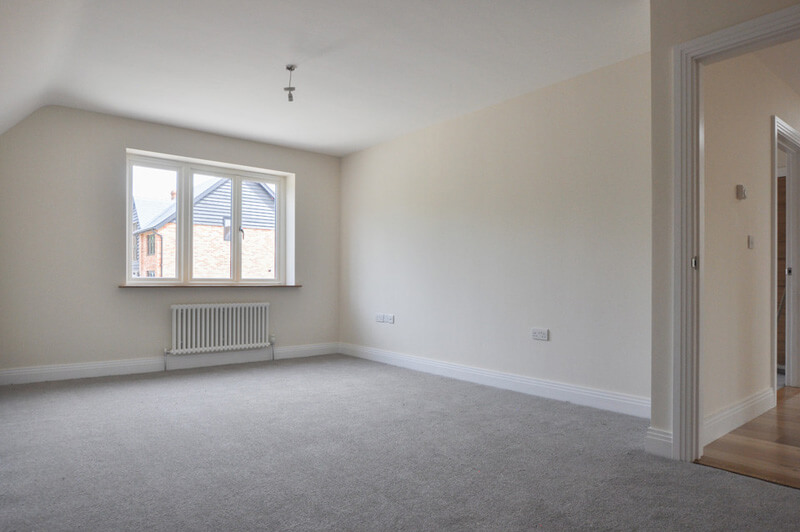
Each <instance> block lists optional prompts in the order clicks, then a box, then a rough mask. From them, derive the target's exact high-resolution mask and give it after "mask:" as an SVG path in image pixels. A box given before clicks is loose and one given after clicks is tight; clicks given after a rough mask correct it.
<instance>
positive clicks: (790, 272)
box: [786, 266, 792, 275]
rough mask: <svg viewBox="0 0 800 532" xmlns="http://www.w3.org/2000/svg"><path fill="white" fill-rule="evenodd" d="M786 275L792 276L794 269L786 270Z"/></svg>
mask: <svg viewBox="0 0 800 532" xmlns="http://www.w3.org/2000/svg"><path fill="white" fill-rule="evenodd" d="M786 275H792V267H791V266H789V267H788V268H786Z"/></svg>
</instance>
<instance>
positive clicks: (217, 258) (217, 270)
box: [192, 174, 232, 279]
mask: <svg viewBox="0 0 800 532" xmlns="http://www.w3.org/2000/svg"><path fill="white" fill-rule="evenodd" d="M192 190H193V201H194V203H193V205H192V276H193V277H194V278H195V279H230V278H231V241H230V239H227V240H226V238H225V219H226V218H227V219H228V220H230V217H231V197H232V196H231V190H232V189H231V180H230V179H226V178H224V177H218V176H211V175H205V174H194V179H193V181H192ZM229 230H230V229H229Z"/></svg>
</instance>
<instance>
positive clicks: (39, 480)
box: [0, 356, 800, 531]
mask: <svg viewBox="0 0 800 532" xmlns="http://www.w3.org/2000/svg"><path fill="white" fill-rule="evenodd" d="M646 427H647V423H646V422H645V421H644V420H642V419H637V418H633V417H629V416H624V415H619V414H613V413H609V412H604V411H600V410H594V409H591V408H586V407H580V406H575V405H572V404H568V403H561V402H556V401H549V400H545V399H540V398H536V397H531V396H526V395H522V394H518V393H514V392H509V391H504V390H497V389H493V388H488V387H484V386H479V385H474V384H470V383H464V382H459V381H454V380H450V379H446V378H441V377H436V376H431V375H426V374H422V373H416V372H412V371H408V370H404V369H400V368H395V367H391V366H385V365H381V364H376V363H372V362H367V361H363V360H357V359H353V358H349V357H345V356H327V357H316V358H311V359H302V360H286V361H279V362H276V363H263V364H247V365H240V366H228V367H221V368H210V369H202V370H189V371H177V372H170V373H160V374H149V375H142V376H129V377H114V378H103V379H91V380H81V381H71V382H58V383H42V384H32V385H24V386H6V387H0V430H1V431H2V432H0V529H2V530H20V531H22V530H37V531H38V530H226V531H233V530H281V531H294V530H347V531H357V530H408V531H422V530H437V531H439V530H458V531H461V530H502V531H511V530H587V529H595V530H690V529H693V530H797V529H798V526H800V490H794V489H791V488H785V487H781V486H777V485H774V484H769V483H767V482H763V481H759V480H755V479H750V478H746V477H742V476H738V475H734V474H731V473H726V472H723V471H717V470H714V469H710V468H706V467H702V466H698V465H693V464H686V463H679V462H674V461H670V460H665V459H660V458H657V457H654V456H650V455H647V454H645V452H644V450H643V437H644V433H645V429H646Z"/></svg>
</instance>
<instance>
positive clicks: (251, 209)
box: [242, 180, 276, 279]
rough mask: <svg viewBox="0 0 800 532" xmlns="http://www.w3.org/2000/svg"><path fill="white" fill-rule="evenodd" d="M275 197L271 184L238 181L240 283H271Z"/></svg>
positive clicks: (274, 190) (272, 274) (273, 252)
mask: <svg viewBox="0 0 800 532" xmlns="http://www.w3.org/2000/svg"><path fill="white" fill-rule="evenodd" d="M275 197H276V189H275V185H274V184H272V183H262V182H260V181H247V180H244V181H242V229H243V233H242V278H243V279H275V205H276V202H275Z"/></svg>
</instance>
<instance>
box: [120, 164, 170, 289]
mask: <svg viewBox="0 0 800 532" xmlns="http://www.w3.org/2000/svg"><path fill="white" fill-rule="evenodd" d="M177 183H178V172H177V171H176V170H164V169H162V168H149V167H147V166H139V165H133V166H132V168H131V196H132V197H133V205H132V206H131V209H132V212H133V227H132V228H131V229H132V236H133V239H132V242H133V250H132V251H133V253H132V254H131V256H132V264H131V271H132V276H133V277H156V278H168V279H174V278H175V256H176V254H175V237H176V236H177V230H176V207H177V203H176V201H175V197H176V191H177V190H178V186H177Z"/></svg>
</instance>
